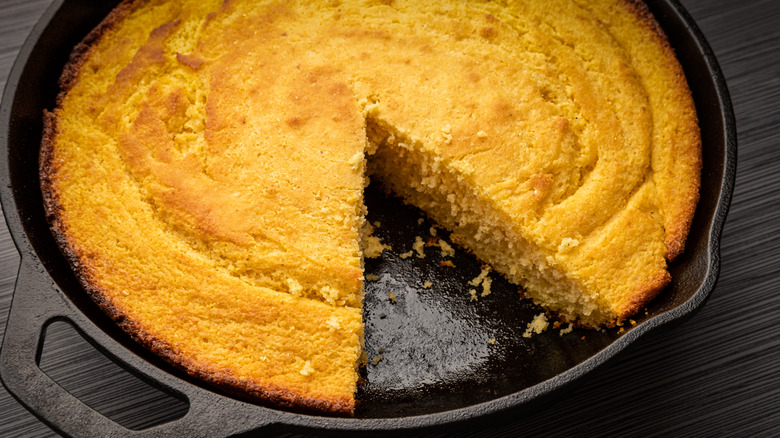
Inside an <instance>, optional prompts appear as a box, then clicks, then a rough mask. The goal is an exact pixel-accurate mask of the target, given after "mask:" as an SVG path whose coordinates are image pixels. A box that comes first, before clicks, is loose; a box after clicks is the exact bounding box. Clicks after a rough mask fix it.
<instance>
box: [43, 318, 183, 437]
mask: <svg viewBox="0 0 780 438" xmlns="http://www.w3.org/2000/svg"><path fill="white" fill-rule="evenodd" d="M44 330H45V332H44V337H43V346H42V348H41V352H40V362H39V366H40V368H41V370H42V371H43V372H44V373H46V374H47V375H48V376H49V377H51V378H52V380H54V381H55V382H57V383H58V384H59V385H60V386H62V387H63V388H64V389H65V390H66V391H68V392H69V393H71V394H72V395H73V396H74V397H76V398H78V399H79V400H81V401H82V402H83V403H84V404H86V405H87V406H89V407H91V408H92V409H94V410H96V411H98V412H100V413H101V414H102V415H104V416H106V417H108V418H110V419H111V420H113V421H115V422H116V423H119V424H120V425H122V426H124V427H126V428H128V429H131V430H143V429H147V428H150V427H152V426H157V425H160V424H163V423H167V422H170V421H173V420H176V419H179V418H182V417H183V416H184V415H185V414H186V413H187V411H188V409H189V403H187V402H185V401H183V400H180V399H178V398H176V397H173V396H171V395H169V394H167V393H165V392H163V391H161V390H159V389H157V388H155V387H153V386H151V385H149V384H148V383H146V382H144V381H143V380H141V379H139V378H138V377H136V376H134V375H132V374H130V373H128V372H127V371H125V370H124V369H123V368H122V367H120V366H119V365H117V364H115V363H114V362H112V361H111V360H110V359H109V358H107V357H106V356H105V355H104V354H103V353H101V352H100V351H98V350H96V349H95V348H94V347H92V345H90V343H89V342H87V340H85V339H84V338H83V337H82V336H81V335H80V334H79V332H78V331H76V329H75V328H74V327H73V326H72V325H71V324H70V323H68V322H66V321H62V320H58V321H54V322H52V323H51V324H49V325H48V326H47V327H45V328H44Z"/></svg>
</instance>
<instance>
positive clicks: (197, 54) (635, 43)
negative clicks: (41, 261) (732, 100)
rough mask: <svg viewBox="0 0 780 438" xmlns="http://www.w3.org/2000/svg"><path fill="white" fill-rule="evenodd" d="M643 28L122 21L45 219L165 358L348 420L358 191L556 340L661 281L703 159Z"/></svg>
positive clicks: (219, 15)
mask: <svg viewBox="0 0 780 438" xmlns="http://www.w3.org/2000/svg"><path fill="white" fill-rule="evenodd" d="M536 3H538V4H536ZM551 10H555V11H556V12H555V13H554V14H551V13H550V11H551ZM638 17H639V18H638ZM640 18H641V14H640V15H637V13H636V10H635V8H634V7H631V6H627V5H623V4H620V3H618V4H612V3H609V4H607V3H594V4H591V3H590V2H584V1H583V2H578V1H575V2H567V1H563V0H561V1H556V2H523V3H520V4H511V5H498V4H494V3H492V2H450V1H439V2H413V1H409V2H403V1H351V2H348V1H343V2H306V1H301V2H294V3H275V2H260V1H255V2H252V1H229V2H221V1H220V2H216V1H208V2H206V1H194V0H193V1H184V2H158V1H145V2H138V3H136V4H133V5H126V6H125V7H124V9H122V8H120V9H119V10H118V12H116V13H115V15H114V16H113V20H114V21H115V22H114V23H113V24H112V25H110V26H108V27H107V28H106V29H105V31H104V34H103V35H102V37H101V38H100V39H99V41H98V42H97V44H95V45H94V46H93V47H92V48H91V50H90V51H89V53H88V55H87V56H86V57H85V59H84V60H83V64H81V65H80V66H79V69H78V75H77V77H76V79H74V80H73V81H72V83H71V84H69V90H68V91H67V93H66V94H64V95H63V97H62V99H61V102H60V106H59V108H58V109H56V110H55V112H54V114H53V116H52V117H53V120H55V124H56V125H55V133H54V137H53V139H52V142H51V144H49V145H48V146H47V145H46V144H45V145H44V149H46V148H47V147H49V148H51V149H50V152H49V159H48V160H44V162H43V163H42V166H43V172H44V173H45V174H46V175H45V177H44V180H46V181H49V183H48V184H49V186H48V189H47V188H46V186H45V187H44V191H46V190H49V191H50V193H51V194H52V197H53V199H54V200H55V201H53V202H52V203H50V205H49V206H48V208H49V213H50V215H52V216H55V217H56V219H55V228H59V230H60V231H61V232H62V233H63V234H64V236H65V239H66V240H67V247H68V250H69V251H70V252H71V253H72V254H73V255H74V260H77V263H78V268H79V270H80V272H81V275H83V276H84V282H85V283H86V284H87V285H88V288H91V289H92V290H94V291H95V292H96V293H97V294H99V295H100V296H102V297H105V300H107V302H108V303H109V307H110V308H112V309H114V311H115V312H117V314H119V315H121V318H123V320H124V321H127V322H126V324H127V325H129V326H131V328H132V330H135V331H136V333H137V334H136V336H137V337H138V338H139V339H141V340H142V341H143V342H145V343H146V344H147V345H152V346H153V348H154V349H156V350H157V351H158V352H161V353H163V354H164V355H166V356H167V357H168V358H169V360H171V361H173V362H174V363H176V364H177V365H179V366H182V367H184V368H185V369H187V370H189V371H190V372H192V373H193V374H196V375H200V376H205V378H207V379H209V380H211V381H213V382H214V383H215V384H218V385H221V386H223V387H225V386H227V387H235V388H241V390H243V391H246V392H248V393H249V395H250V396H252V397H254V398H257V399H260V400H265V401H268V402H270V403H273V404H276V405H281V406H292V407H295V406H298V407H300V406H306V407H309V408H311V409H318V410H328V411H339V412H349V411H351V410H352V409H353V408H354V397H353V394H354V392H355V388H356V381H357V379H358V376H357V371H356V366H357V363H358V360H359V356H360V354H361V342H362V325H361V301H362V270H361V267H362V263H361V249H360V245H359V242H360V230H361V227H362V225H363V221H364V219H363V215H364V211H363V210H364V208H363V204H362V190H363V187H364V184H365V182H366V174H367V173H370V174H371V175H373V176H375V177H377V178H378V179H379V180H381V181H382V182H383V183H384V184H385V185H387V186H388V187H389V188H391V189H392V190H393V191H394V192H396V193H397V194H399V195H401V196H403V197H404V199H405V200H406V201H407V202H409V203H411V204H413V205H415V206H417V207H419V208H421V209H423V210H424V211H426V212H427V213H428V214H429V215H430V216H431V217H432V218H433V219H434V220H436V221H437V222H438V223H439V224H441V225H442V226H445V227H447V228H449V229H450V230H451V231H453V238H454V239H456V241H458V242H460V243H461V244H462V245H464V246H465V247H466V248H468V249H469V250H471V251H473V252H474V253H475V254H476V255H477V256H479V257H480V258H482V259H483V260H484V261H485V262H487V263H489V264H490V265H491V266H493V267H494V268H495V269H496V270H497V271H499V272H501V273H502V274H504V275H505V276H507V278H509V279H510V280H511V281H513V282H515V283H517V284H520V285H522V286H523V287H524V290H525V293H526V295H527V296H529V297H530V298H532V299H533V300H535V301H536V302H538V303H539V304H541V305H543V306H545V307H546V308H548V309H550V310H553V311H556V312H558V313H559V315H561V317H562V318H564V319H568V320H571V321H577V322H579V323H581V324H584V325H590V326H599V325H602V324H606V323H610V322H614V321H615V320H619V319H621V318H625V317H627V316H630V315H631V314H632V313H634V312H636V311H637V310H638V308H639V307H640V306H642V305H644V304H645V303H646V302H647V301H648V300H649V299H650V298H652V296H653V295H654V294H655V293H657V292H658V291H659V290H660V288H662V287H663V285H665V284H666V283H667V282H668V280H669V274H668V273H667V271H666V261H667V259H668V258H671V257H674V255H676V254H677V253H679V251H681V248H682V243H681V242H684V236H685V233H686V232H687V229H688V226H689V224H690V216H691V215H692V208H693V206H695V202H696V198H697V196H698V195H697V193H698V176H697V175H698V171H699V166H700V162H699V158H698V147H699V143H698V141H699V140H698V131H697V129H696V126H695V125H696V123H695V122H696V119H695V113H694V111H693V106H692V103H691V101H690V97H689V95H688V93H687V89H686V88H685V83H684V78H683V77H682V73H681V72H680V70H679V66H677V65H676V64H675V62H674V60H673V56H672V54H671V51H670V49H668V47H667V46H665V45H664V44H661V43H659V42H658V40H657V35H656V34H655V33H654V30H653V28H652V26H651V24H648V23H646V22H643V21H642V20H641V19H640ZM45 153H46V152H45ZM367 166H368V168H369V169H368V170H367V169H366V167H367Z"/></svg>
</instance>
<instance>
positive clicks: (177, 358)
mask: <svg viewBox="0 0 780 438" xmlns="http://www.w3.org/2000/svg"><path fill="white" fill-rule="evenodd" d="M145 1H146V0H125V1H123V2H122V3H121V4H120V5H119V6H118V7H117V8H115V9H114V10H113V11H112V12H111V13H110V14H109V15H108V16H107V17H106V19H104V20H103V21H102V22H101V23H100V25H98V26H97V27H96V28H95V29H94V30H92V31H91V32H90V33H89V34H88V35H87V37H85V38H84V40H82V42H81V43H79V44H78V45H77V46H76V48H75V49H74V50H73V52H72V53H71V56H70V59H69V61H68V63H67V64H66V66H65V68H64V70H63V74H62V76H61V77H60V80H59V85H60V92H59V95H58V97H57V107H59V106H60V104H61V103H62V100H63V98H64V96H65V95H66V94H67V92H68V91H69V90H70V89H71V88H72V86H73V84H74V83H75V81H76V80H77V78H78V76H79V72H80V70H81V68H82V67H83V65H84V63H85V62H86V60H87V58H88V55H89V53H90V51H91V50H92V48H93V47H94V46H95V45H96V44H98V43H99V41H100V39H101V38H102V37H103V36H104V35H106V33H108V32H109V31H111V29H112V28H113V27H114V26H116V25H117V24H118V23H119V22H121V20H122V19H123V18H124V17H126V16H127V15H129V14H130V13H131V12H132V11H133V10H134V8H136V7H138V6H139V5H141V4H142V3H144V2H145ZM57 111H58V110H57V109H55V110H54V111H48V110H44V112H43V137H42V140H41V148H40V153H39V163H38V165H39V175H40V187H41V194H42V197H43V205H44V212H45V214H46V219H47V221H48V223H49V226H50V229H51V232H52V235H53V237H54V239H55V241H56V242H57V246H58V247H59V248H60V252H61V253H62V254H63V256H64V257H65V259H66V260H67V261H68V263H69V264H70V266H71V270H72V271H73V273H74V275H75V276H76V279H77V280H78V282H79V283H80V284H81V286H82V287H83V288H84V290H85V291H86V292H87V295H89V297H90V298H91V299H92V301H93V302H95V304H96V305H97V306H98V307H99V308H100V309H101V310H102V311H103V312H104V313H105V314H106V315H108V316H109V317H110V318H111V319H112V320H113V321H114V322H115V323H116V324H117V325H118V326H119V327H120V328H121V329H122V330H123V331H124V332H125V333H127V334H128V335H129V336H130V337H131V338H132V339H133V340H134V341H135V342H137V343H139V344H140V345H142V346H143V347H145V348H146V349H147V350H149V351H150V352H152V353H153V354H155V355H157V356H159V357H161V358H162V359H163V360H165V361H166V362H167V363H169V364H170V365H172V366H174V367H175V368H178V369H180V370H182V371H184V372H186V373H187V374H189V375H191V376H192V377H194V378H196V379H199V380H201V381H203V382H204V383H206V384H208V385H210V386H212V387H214V388H217V389H220V390H222V391H223V392H225V393H227V394H230V395H234V396H237V397H239V398H242V399H246V400H249V401H254V402H257V403H260V404H263V405H265V406H269V407H275V408H281V409H288V410H291V411H296V412H301V413H312V414H323V413H324V414H330V415H338V416H352V415H354V410H355V400H354V398H330V399H328V398H317V399H314V398H308V397H302V396H300V395H299V394H297V393H295V392H293V391H289V390H287V389H285V388H282V387H278V386H275V385H270V384H262V385H260V384H256V383H254V382H252V381H248V380H240V379H237V378H235V377H234V376H232V375H230V374H228V373H226V372H224V371H221V370H218V369H212V368H209V367H208V366H204V364H202V363H199V362H196V361H193V360H191V359H189V358H188V357H187V356H185V355H182V354H180V353H178V352H177V351H176V349H175V348H173V347H172V346H171V345H170V344H168V343H167V342H165V341H162V340H161V339H159V338H158V337H156V336H155V335H154V334H153V333H152V332H150V331H149V330H147V329H146V328H144V327H143V326H141V325H140V324H139V323H137V322H136V321H134V320H133V319H132V318H130V317H129V316H128V315H127V314H126V313H125V312H124V311H123V310H122V309H120V308H118V307H117V306H116V305H115V304H114V303H113V302H112V301H111V300H110V299H109V298H108V296H109V294H107V293H106V291H105V290H104V289H103V288H102V287H101V285H100V282H99V280H98V279H97V278H95V277H94V276H93V274H92V273H91V269H90V268H91V267H90V266H89V264H88V263H85V262H86V261H88V260H89V258H88V257H87V255H86V254H84V253H83V251H81V250H80V249H79V247H78V245H77V244H76V243H75V242H74V241H73V239H72V238H71V237H70V233H69V231H68V226H67V214H66V213H65V211H64V209H63V207H62V204H61V203H60V200H59V192H58V189H57V183H56V175H57V170H58V169H57V165H56V162H55V151H54V149H55V141H56V137H57V134H58V127H57ZM361 341H362V340H361Z"/></svg>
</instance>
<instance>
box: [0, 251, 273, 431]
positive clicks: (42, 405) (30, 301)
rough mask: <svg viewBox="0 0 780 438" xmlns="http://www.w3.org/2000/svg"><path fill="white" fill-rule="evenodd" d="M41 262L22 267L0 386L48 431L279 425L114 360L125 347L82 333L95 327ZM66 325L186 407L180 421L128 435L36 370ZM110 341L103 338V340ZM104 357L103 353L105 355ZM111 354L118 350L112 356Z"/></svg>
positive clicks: (136, 364) (257, 411)
mask: <svg viewBox="0 0 780 438" xmlns="http://www.w3.org/2000/svg"><path fill="white" fill-rule="evenodd" d="M43 270H44V268H43V266H41V265H40V264H39V263H38V262H37V260H36V261H35V262H33V263H29V262H26V261H25V260H22V263H21V267H20V269H19V275H18V276H17V280H16V285H15V290H14V296H13V301H12V303H11V310H10V314H9V317H8V324H7V326H6V331H5V338H4V340H3V344H2V348H1V349H0V380H2V382H3V384H4V385H5V387H6V388H7V389H8V391H9V392H10V393H11V394H12V395H13V396H14V397H15V398H16V399H17V400H18V401H19V402H20V403H22V404H23V405H24V406H25V407H26V408H27V409H29V410H30V411H31V412H32V413H33V414H35V415H36V416H37V417H38V418H39V419H41V420H42V421H43V422H44V423H46V424H47V425H48V426H50V427H51V428H53V429H54V430H56V431H57V432H59V433H62V434H64V435H67V436H96V437H98V436H99V437H113V436H139V437H146V436H193V437H195V436H209V437H211V436H225V435H232V434H235V433H239V432H243V431H247V430H257V429H259V428H262V427H264V426H268V425H270V424H271V423H273V422H274V420H276V415H275V411H271V410H269V409H264V408H261V407H258V406H254V405H250V404H247V403H243V402H240V401H237V400H233V399H231V398H228V397H223V396H219V395H216V394H214V393H211V392H208V391H206V390H203V389H201V388H198V387H196V386H193V385H190V384H188V383H186V382H184V381H181V380H180V379H177V378H175V377H173V376H171V375H169V374H167V373H164V372H161V371H160V370H159V369H157V368H155V367H153V366H152V365H150V364H149V363H147V362H146V361H144V360H142V359H140V358H138V357H136V356H135V355H129V354H123V355H121V356H124V357H125V358H127V359H128V360H127V361H125V360H124V359H123V358H122V357H120V356H119V355H117V354H114V351H117V352H120V350H123V349H124V348H123V347H121V346H120V345H119V344H117V343H116V342H115V341H113V340H112V339H111V338H109V337H108V335H103V334H102V331H99V330H91V332H92V333H96V336H93V337H90V336H88V335H86V333H84V330H82V329H81V328H82V327H86V326H85V325H84V324H93V323H92V322H91V321H89V320H88V319H87V318H86V317H85V316H84V315H83V314H82V313H81V312H80V311H79V310H78V309H77V308H76V307H75V306H74V305H73V303H72V302H70V301H69V300H68V299H67V298H66V297H65V296H64V294H63V293H62V292H61V291H60V290H59V289H58V287H57V286H56V285H55V284H54V283H53V282H52V281H51V280H50V279H49V277H48V275H41V273H42V271H43ZM63 320H64V321H68V322H70V323H72V324H73V325H74V326H75V327H77V328H79V332H80V334H81V335H82V336H84V337H85V339H87V340H88V341H89V342H90V343H91V344H92V345H95V346H102V347H105V350H103V351H102V352H103V353H104V354H106V355H107V356H108V357H109V358H110V359H112V360H113V361H114V362H116V363H118V364H119V365H121V366H122V367H123V368H125V369H127V370H130V371H132V372H133V374H136V375H138V376H139V377H140V378H142V379H143V380H145V381H147V382H153V384H154V385H155V386H157V387H160V388H162V389H163V390H164V391H166V392H168V393H172V394H176V395H177V396H179V397H180V398H182V399H184V400H186V401H187V402H188V403H189V410H188V411H187V413H186V414H185V415H184V416H183V417H181V418H179V419H176V420H173V421H170V422H167V423H163V424H161V425H157V426H153V427H150V428H148V429H143V430H130V429H127V428H125V427H124V426H122V425H120V424H118V423H116V422H114V421H112V420H111V419H109V418H108V417H105V416H104V415H102V414H100V413H99V412H97V411H95V410H94V409H92V408H90V407H89V406H87V405H86V404H84V403H83V402H82V401H80V400H79V399H77V398H76V397H74V396H73V395H72V394H71V393H69V392H67V391H66V390H65V389H64V388H63V387H61V386H59V385H58V384H57V383H56V382H55V381H54V380H52V379H51V378H50V377H49V376H48V375H46V373H44V372H43V371H42V370H41V368H40V367H39V363H40V357H41V350H42V347H43V342H42V341H43V339H42V337H43V336H42V334H43V333H44V330H45V328H46V327H47V326H48V325H49V324H50V323H51V322H54V321H63ZM102 336H105V339H104V338H102ZM101 350H102V348H101ZM112 350H114V351H112Z"/></svg>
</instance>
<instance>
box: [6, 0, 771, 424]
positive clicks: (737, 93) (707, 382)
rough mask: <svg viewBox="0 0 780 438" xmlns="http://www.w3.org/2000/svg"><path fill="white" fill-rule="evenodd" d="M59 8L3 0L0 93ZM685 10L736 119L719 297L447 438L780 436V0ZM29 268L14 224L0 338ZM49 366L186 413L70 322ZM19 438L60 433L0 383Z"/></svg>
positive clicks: (125, 397)
mask: <svg viewBox="0 0 780 438" xmlns="http://www.w3.org/2000/svg"><path fill="white" fill-rule="evenodd" d="M50 1H51V0H0V87H3V88H4V86H5V83H6V79H7V76H8V74H9V72H10V69H11V66H12V65H13V62H14V59H15V57H16V54H17V52H18V51H19V48H20V47H21V45H22V44H23V43H24V40H25V38H26V37H27V35H28V34H29V32H30V30H31V28H32V26H33V25H34V24H35V23H36V21H37V20H38V18H39V17H40V16H41V14H42V13H43V11H44V10H45V8H46V7H47V6H48V5H49V3H50ZM682 3H683V4H684V6H685V7H686V8H687V9H688V11H689V12H690V13H691V15H692V16H693V17H694V19H695V20H696V22H697V23H698V25H699V26H700V28H701V29H702V31H703V33H704V34H705V36H706V37H707V39H708V40H709V42H710V45H711V46H712V48H713V50H714V52H715V54H716V56H717V58H718V60H719V62H720V65H721V68H722V69H723V71H724V74H725V77H726V80H727V83H728V86H729V90H730V93H731V98H732V101H733V104H734V110H735V113H736V118H737V129H738V142H739V146H738V148H739V153H738V164H737V182H736V189H735V193H734V198H733V201H732V205H731V210H730V212H729V216H728V219H727V222H726V227H725V230H724V233H723V239H722V268H721V275H720V280H719V282H718V284H717V286H716V288H715V290H714V291H713V293H712V296H711V298H710V299H709V300H708V301H707V303H706V304H705V305H704V307H703V308H702V309H701V311H699V312H698V313H696V314H695V315H694V316H693V317H692V318H691V319H689V320H688V321H686V322H685V323H683V324H682V325H679V326H677V327H675V328H673V329H670V330H665V331H662V332H659V333H654V334H653V335H652V336H648V337H645V338H642V339H640V340H639V341H638V342H636V343H635V344H633V345H632V346H631V347H629V348H628V349H627V350H625V351H624V352H622V353H620V354H619V355H618V357H617V358H616V359H615V360H613V361H611V362H610V363H608V364H607V365H606V366H604V367H602V368H600V369H598V370H597V371H596V372H595V373H593V374H590V375H588V376H587V377H586V378H585V380H584V381H582V382H581V384H580V385H578V386H577V387H576V388H575V389H573V390H571V391H570V393H569V394H566V397H564V399H563V400H561V401H558V402H555V403H553V404H549V405H546V406H543V407H541V409H540V410H539V411H538V412H535V413H534V414H532V415H531V414H529V415H526V416H524V417H520V418H516V419H513V420H511V421H510V422H504V423H501V424H495V425H492V426H488V427H485V426H482V427H481V428H479V429H476V428H473V427H472V428H469V427H468V426H467V427H464V428H463V429H462V431H459V432H457V433H455V434H453V433H449V434H447V436H460V437H466V436H507V437H509V436H608V435H609V436H612V435H619V436H701V437H709V436H745V437H762V436H765V437H770V436H780V285H779V284H778V283H780V218H779V217H780V128H778V126H780V1H777V0H742V1H739V2H735V1H725V0H682ZM18 261H19V257H18V254H17V252H16V249H15V248H14V245H13V242H12V241H11V238H10V236H9V235H8V232H7V230H6V227H5V223H4V222H3V223H2V224H0V336H2V335H3V333H4V330H5V322H6V318H7V314H8V310H9V306H10V303H11V298H12V294H13V287H14V281H15V278H16V270H17V268H18ZM41 367H42V368H43V369H44V371H45V372H47V373H48V374H49V375H50V376H51V377H53V378H54V379H55V380H56V381H58V382H59V383H60V384H61V385H62V386H64V387H65V388H66V389H68V390H69V391H71V392H72V393H73V394H75V395H76V396H77V397H79V398H80V399H81V400H82V401H84V402H85V403H87V404H88V405H90V406H92V407H93V408H95V409H97V410H98V411H100V412H102V413H104V414H105V415H107V416H109V417H110V418H112V419H114V421H117V422H119V423H120V424H123V425H125V426H127V427H130V428H142V427H145V426H147V425H149V424H154V423H155V422H159V421H165V420H166V419H171V418H175V417H177V416H179V415H181V414H182V413H183V412H184V411H185V410H186V405H184V404H183V403H181V402H179V401H177V400H175V399H172V398H170V397H168V396H166V395H163V394H161V393H159V392H158V391H157V390H155V389H153V388H151V387H149V386H147V385H146V384H144V383H141V382H140V381H138V380H137V379H135V378H134V377H132V376H130V375H129V374H127V373H125V372H124V371H122V370H121V369H119V368H118V367H117V366H116V365H114V364H113V363H111V362H110V361H108V360H107V359H106V358H105V357H103V356H102V355H101V354H100V353H98V352H97V351H96V350H94V349H93V348H92V347H91V346H90V345H89V344H88V343H87V342H86V341H84V340H83V339H82V338H80V336H79V335H78V334H77V333H76V332H75V331H74V330H73V329H72V328H70V327H69V326H68V325H67V324H65V323H56V324H54V325H53V326H51V328H50V329H49V333H48V334H47V340H46V344H45V347H44V351H43V354H42V358H41ZM279 434H280V435H282V436H292V435H290V434H288V433H286V432H284V431H282V432H279ZM17 436H20V437H22V436H23V437H44V436H56V433H55V432H53V431H52V430H51V429H49V428H48V427H47V426H46V425H45V424H44V423H42V422H41V421H40V420H38V419H37V418H36V417H35V416H33V415H32V414H30V413H29V412H27V410H25V408H24V407H22V406H21V405H20V404H19V403H18V402H17V401H16V400H15V399H14V398H13V397H12V396H11V395H9V394H8V392H7V391H6V390H5V388H2V387H0V437H17ZM435 436H444V435H443V434H442V435H435Z"/></svg>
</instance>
